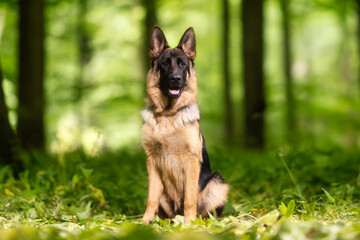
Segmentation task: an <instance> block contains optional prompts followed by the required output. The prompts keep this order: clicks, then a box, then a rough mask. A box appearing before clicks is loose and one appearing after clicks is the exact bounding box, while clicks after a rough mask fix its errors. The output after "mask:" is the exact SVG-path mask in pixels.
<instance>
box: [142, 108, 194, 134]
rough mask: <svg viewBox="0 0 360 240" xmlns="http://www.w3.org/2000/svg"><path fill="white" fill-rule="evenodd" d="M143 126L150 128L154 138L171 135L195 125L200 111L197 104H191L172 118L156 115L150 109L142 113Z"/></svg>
mask: <svg viewBox="0 0 360 240" xmlns="http://www.w3.org/2000/svg"><path fill="white" fill-rule="evenodd" d="M141 116H142V118H143V120H144V125H147V126H148V127H150V128H152V130H153V135H154V136H158V135H160V136H164V135H171V134H173V133H175V132H176V131H177V130H178V129H180V128H182V127H185V126H188V125H191V124H194V123H197V122H198V121H199V120H200V111H199V107H198V105H197V103H192V104H190V105H188V106H185V107H183V108H182V109H180V110H179V111H178V112H177V113H176V114H174V115H172V116H166V115H165V116H164V115H159V114H156V113H155V112H154V111H153V110H152V109H151V108H147V109H145V110H143V111H142V113H141Z"/></svg>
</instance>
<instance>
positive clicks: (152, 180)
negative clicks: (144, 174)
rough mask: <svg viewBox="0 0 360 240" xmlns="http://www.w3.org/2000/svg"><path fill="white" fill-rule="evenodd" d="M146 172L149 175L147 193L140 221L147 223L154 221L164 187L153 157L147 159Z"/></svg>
mask: <svg viewBox="0 0 360 240" xmlns="http://www.w3.org/2000/svg"><path fill="white" fill-rule="evenodd" d="M147 170H148V174H149V192H148V199H147V207H146V211H145V213H144V216H143V218H142V220H143V221H144V222H146V223H149V222H150V221H151V220H153V219H154V215H155V213H156V211H157V210H158V208H159V202H160V197H161V195H162V193H163V189H164V187H163V184H162V182H161V179H160V175H159V172H158V170H157V169H156V167H155V159H153V157H150V156H149V157H148V159H147Z"/></svg>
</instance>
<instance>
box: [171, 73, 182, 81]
mask: <svg viewBox="0 0 360 240" xmlns="http://www.w3.org/2000/svg"><path fill="white" fill-rule="evenodd" d="M180 81H181V76H178V75H175V76H173V77H172V78H171V83H180Z"/></svg>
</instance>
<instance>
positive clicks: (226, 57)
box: [222, 0, 234, 142]
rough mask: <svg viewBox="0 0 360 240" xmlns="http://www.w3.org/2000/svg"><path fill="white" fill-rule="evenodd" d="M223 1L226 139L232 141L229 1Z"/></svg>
mask: <svg viewBox="0 0 360 240" xmlns="http://www.w3.org/2000/svg"><path fill="white" fill-rule="evenodd" d="M222 3H223V53H224V56H223V74H224V101H225V133H226V139H227V140H228V141H229V142H231V141H232V140H233V137H234V134H233V133H234V126H233V111H232V102H231V92H230V85H231V84H230V64H229V44H230V42H229V36H230V29H229V2H228V0H222Z"/></svg>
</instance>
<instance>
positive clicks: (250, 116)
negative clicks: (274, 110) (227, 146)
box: [241, 0, 265, 149]
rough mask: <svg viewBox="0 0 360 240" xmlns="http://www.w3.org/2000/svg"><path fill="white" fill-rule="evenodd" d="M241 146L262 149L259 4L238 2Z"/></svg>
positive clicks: (255, 0)
mask: <svg viewBox="0 0 360 240" xmlns="http://www.w3.org/2000/svg"><path fill="white" fill-rule="evenodd" d="M241 10H242V14H241V15H242V38H243V44H242V54H243V72H244V75H243V81H244V90H245V93H244V96H245V99H244V103H245V146H246V147H247V148H255V149H264V147H265V134H264V130H265V127H264V113H265V96H264V77H263V0H243V1H242V9H241Z"/></svg>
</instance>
